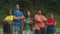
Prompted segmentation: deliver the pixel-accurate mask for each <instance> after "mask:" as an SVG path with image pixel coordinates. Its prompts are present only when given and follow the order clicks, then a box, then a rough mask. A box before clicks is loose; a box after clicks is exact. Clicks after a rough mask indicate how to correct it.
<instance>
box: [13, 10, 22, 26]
mask: <svg viewBox="0 0 60 34" xmlns="http://www.w3.org/2000/svg"><path fill="white" fill-rule="evenodd" d="M13 15H14V16H16V17H21V16H22V15H23V13H22V12H21V11H16V10H15V11H14V13H13ZM14 24H15V25H22V20H14Z"/></svg>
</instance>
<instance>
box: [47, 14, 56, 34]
mask: <svg viewBox="0 0 60 34" xmlns="http://www.w3.org/2000/svg"><path fill="white" fill-rule="evenodd" d="M49 17H50V18H49V19H48V20H47V29H46V34H56V28H55V27H56V20H55V19H54V16H53V14H50V15H49Z"/></svg>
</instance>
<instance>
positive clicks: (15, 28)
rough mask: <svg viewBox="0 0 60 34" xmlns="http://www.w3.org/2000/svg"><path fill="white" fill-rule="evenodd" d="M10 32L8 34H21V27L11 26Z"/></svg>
mask: <svg viewBox="0 0 60 34" xmlns="http://www.w3.org/2000/svg"><path fill="white" fill-rule="evenodd" d="M10 32H11V33H10V34H14V33H15V32H18V34H22V26H21V25H12V26H11V31H10Z"/></svg>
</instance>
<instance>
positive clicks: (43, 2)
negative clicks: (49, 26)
mask: <svg viewBox="0 0 60 34" xmlns="http://www.w3.org/2000/svg"><path fill="white" fill-rule="evenodd" d="M16 4H19V5H20V10H21V11H23V13H24V15H25V14H26V11H27V10H30V11H31V13H32V15H33V16H34V15H35V13H36V10H37V9H38V8H41V9H42V11H43V14H44V15H45V16H46V17H48V15H49V13H53V14H54V16H55V19H56V20H57V26H56V28H57V30H59V29H60V0H0V28H2V25H3V19H4V17H5V16H6V15H7V10H8V9H12V10H14V9H15V5H16ZM0 31H1V30H0ZM58 32H59V31H58Z"/></svg>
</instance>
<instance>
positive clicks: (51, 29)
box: [46, 26, 56, 34]
mask: <svg viewBox="0 0 60 34" xmlns="http://www.w3.org/2000/svg"><path fill="white" fill-rule="evenodd" d="M54 32H56V28H55V27H48V26H47V28H46V34H54Z"/></svg>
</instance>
